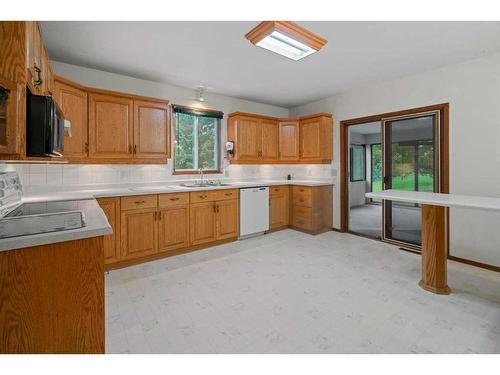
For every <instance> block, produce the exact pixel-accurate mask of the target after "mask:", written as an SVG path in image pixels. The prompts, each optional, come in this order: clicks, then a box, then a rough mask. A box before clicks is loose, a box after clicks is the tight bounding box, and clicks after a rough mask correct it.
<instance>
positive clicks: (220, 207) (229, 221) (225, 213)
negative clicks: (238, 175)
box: [216, 199, 239, 240]
mask: <svg viewBox="0 0 500 375" xmlns="http://www.w3.org/2000/svg"><path fill="white" fill-rule="evenodd" d="M238 208H239V207H238V200H237V199H233V200H228V201H218V202H216V211H217V239H218V240H223V239H226V238H232V237H237V236H238V232H239V227H238V222H239V218H238Z"/></svg>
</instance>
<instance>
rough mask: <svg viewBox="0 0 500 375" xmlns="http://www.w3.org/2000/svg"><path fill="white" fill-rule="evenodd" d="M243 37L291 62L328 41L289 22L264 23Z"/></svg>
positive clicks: (310, 52)
mask: <svg viewBox="0 0 500 375" xmlns="http://www.w3.org/2000/svg"><path fill="white" fill-rule="evenodd" d="M245 37H246V38H247V39H248V40H249V41H250V42H251V43H253V44H255V45H256V46H259V47H262V48H265V49H267V50H269V51H272V52H275V53H278V54H280V55H282V56H285V57H288V58H289V59H292V60H295V61H297V60H300V59H302V58H304V57H306V56H309V55H310V54H312V53H314V52H317V51H319V50H320V49H321V48H322V47H323V46H324V45H325V44H326V43H328V41H327V40H326V39H323V38H321V37H320V36H318V35H316V34H314V33H312V32H310V31H309V30H307V29H304V28H303V27H302V26H299V25H297V24H296V23H294V22H290V21H264V22H261V23H259V24H258V25H257V26H256V27H254V28H253V29H252V30H250V31H249V32H248V33H247V34H246V35H245Z"/></svg>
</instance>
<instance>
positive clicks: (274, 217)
mask: <svg viewBox="0 0 500 375" xmlns="http://www.w3.org/2000/svg"><path fill="white" fill-rule="evenodd" d="M289 200H290V195H289V187H288V186H286V185H283V186H272V187H270V188H269V229H270V230H275V229H280V228H285V227H287V226H288V225H289V223H290V210H289V206H290V202H289Z"/></svg>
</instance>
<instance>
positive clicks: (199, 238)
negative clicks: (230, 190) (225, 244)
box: [189, 202, 217, 245]
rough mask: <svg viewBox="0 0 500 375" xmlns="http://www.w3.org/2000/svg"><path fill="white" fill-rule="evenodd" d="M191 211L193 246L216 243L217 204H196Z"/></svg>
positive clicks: (192, 205) (191, 207)
mask: <svg viewBox="0 0 500 375" xmlns="http://www.w3.org/2000/svg"><path fill="white" fill-rule="evenodd" d="M189 210H190V212H189V220H190V237H191V245H199V244H203V243H208V242H213V241H215V240H216V239H217V229H216V214H215V203H214V202H203V203H194V204H191V206H190V207H189Z"/></svg>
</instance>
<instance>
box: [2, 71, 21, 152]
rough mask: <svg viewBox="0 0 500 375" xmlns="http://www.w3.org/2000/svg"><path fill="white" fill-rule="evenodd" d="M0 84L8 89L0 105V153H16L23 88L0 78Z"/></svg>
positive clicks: (18, 148)
mask: <svg viewBox="0 0 500 375" xmlns="http://www.w3.org/2000/svg"><path fill="white" fill-rule="evenodd" d="M0 86H1V87H3V88H4V89H6V90H8V91H9V92H8V97H7V99H6V101H5V102H4V103H5V105H0V154H18V153H19V151H20V143H21V141H20V137H19V135H20V131H21V124H23V123H24V118H25V116H24V113H25V111H24V108H25V106H24V105H23V104H24V98H25V96H24V90H25V89H24V88H23V87H22V85H21V84H20V83H16V82H13V81H7V80H4V79H2V78H0Z"/></svg>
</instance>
